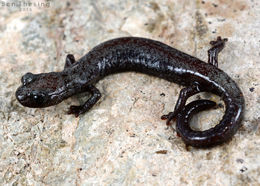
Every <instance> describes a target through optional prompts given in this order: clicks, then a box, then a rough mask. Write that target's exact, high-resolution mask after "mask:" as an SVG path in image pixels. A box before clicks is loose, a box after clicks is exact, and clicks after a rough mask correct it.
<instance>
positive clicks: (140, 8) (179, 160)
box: [0, 0, 260, 185]
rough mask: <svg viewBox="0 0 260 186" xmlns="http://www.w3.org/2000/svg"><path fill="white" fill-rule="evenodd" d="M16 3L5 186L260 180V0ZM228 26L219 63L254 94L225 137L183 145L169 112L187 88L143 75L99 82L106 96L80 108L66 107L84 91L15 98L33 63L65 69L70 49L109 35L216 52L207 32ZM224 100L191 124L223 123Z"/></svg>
mask: <svg viewBox="0 0 260 186" xmlns="http://www.w3.org/2000/svg"><path fill="white" fill-rule="evenodd" d="M8 2H9V3H11V4H7V3H8ZM18 2H19V1H4V0H3V1H1V2H0V3H1V4H0V64H1V65H0V185H259V184H260V128H259V123H260V80H259V79H260V60H259V57H260V52H259V47H260V4H259V3H260V2H259V1H258V0H236V1H230V0H214V1H209V0H204V1H195V0H194V1H191V0H183V1H178V0H145V1H140V0H111V1H108V0H98V1H94V0H75V1H43V0H35V1H31V2H32V3H34V4H32V5H30V6H29V5H28V4H27V5H25V4H21V5H19V4H18ZM22 2H23V1H22ZM26 2H27V1H26ZM28 2H29V1H28ZM41 3H43V4H41ZM48 3H49V4H48ZM219 35H220V36H222V37H227V38H228V39H229V41H228V43H227V45H226V48H225V49H224V50H223V52H221V54H220V57H219V61H220V62H219V68H221V69H223V70H224V71H225V72H227V73H228V74H229V75H230V76H231V77H232V78H233V79H234V80H235V81H236V82H237V83H238V85H239V86H240V87H241V89H242V91H243V93H244V96H245V100H246V112H245V116H244V120H243V122H242V124H243V126H242V127H241V128H240V129H239V131H238V132H237V134H236V135H235V136H234V138H233V139H232V141H230V142H229V143H226V144H224V145H221V146H217V147H214V148H211V149H196V148H192V147H189V148H187V149H186V147H185V145H184V143H183V142H182V140H181V139H180V138H179V137H177V136H176V133H175V132H174V128H175V123H174V124H173V128H167V127H166V125H165V121H162V120H160V116H161V115H162V114H166V113H168V112H169V111H172V110H173V108H174V105H175V102H176V100H177V97H178V94H179V92H180V90H181V87H180V86H179V85H176V84H174V83H169V82H167V81H164V80H161V79H159V78H156V77H150V76H147V75H143V74H137V73H124V74H116V75H113V76H109V77H107V78H105V79H103V80H101V81H99V82H98V84H97V87H98V88H99V89H100V90H101V92H102V95H103V96H102V99H101V100H100V101H99V102H98V104H96V105H95V106H94V108H93V109H91V111H89V112H88V113H86V114H84V115H82V116H81V117H79V118H75V117H74V116H72V115H66V114H65V111H66V110H67V109H68V107H69V105H71V104H79V103H82V102H84V100H86V96H87V95H85V97H84V96H83V97H82V95H79V96H75V97H72V98H70V99H68V100H66V101H64V102H63V103H61V104H59V105H57V106H53V107H49V108H46V109H30V108H25V107H23V106H21V105H20V104H19V103H18V102H17V100H16V99H15V90H16V88H17V87H18V86H20V78H21V76H22V75H24V74H25V73H26V72H33V73H41V72H50V71H60V70H62V69H63V66H64V61H65V57H66V55H67V54H68V53H72V54H74V55H75V56H76V58H77V59H78V58H80V57H81V56H82V55H84V54H85V53H87V52H88V51H89V50H90V49H91V48H92V47H94V46H95V45H97V44H99V43H100V42H103V41H106V40H108V39H111V38H116V37H121V36H140V37H147V38H152V39H155V40H160V41H162V42H164V43H167V44H169V45H170V46H173V47H175V48H177V49H179V50H182V51H184V52H186V53H188V54H191V55H194V56H197V57H198V58H200V59H203V60H204V61H207V50H208V49H209V47H210V46H209V41H210V40H213V39H216V37H217V36H219ZM201 96H204V97H205V96H206V97H207V98H208V99H211V100H216V101H217V102H218V103H219V100H218V98H217V97H216V96H214V95H210V94H202V95H201ZM196 98H197V97H196V96H195V99H196ZM223 110H224V108H220V109H217V110H210V111H205V112H202V113H200V114H198V115H197V116H196V117H194V119H193V121H192V123H193V127H194V128H197V129H200V130H201V129H206V128H209V127H210V126H214V125H215V124H216V123H217V122H218V121H219V120H220V119H221V117H222V115H223ZM202 123H203V125H202ZM158 151H159V152H165V153H158Z"/></svg>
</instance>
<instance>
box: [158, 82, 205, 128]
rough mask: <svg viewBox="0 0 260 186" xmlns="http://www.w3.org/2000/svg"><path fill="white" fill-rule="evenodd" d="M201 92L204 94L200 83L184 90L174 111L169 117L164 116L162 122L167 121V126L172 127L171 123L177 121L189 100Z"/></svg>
mask: <svg viewBox="0 0 260 186" xmlns="http://www.w3.org/2000/svg"><path fill="white" fill-rule="evenodd" d="M199 92H202V89H201V88H200V86H199V84H198V83H194V84H193V85H191V86H189V87H186V88H183V89H182V90H181V92H180V95H179V98H178V100H177V103H176V105H175V108H174V111H173V112H169V113H168V114H167V115H163V116H162V117H161V119H162V120H167V121H166V125H170V121H171V120H173V119H176V117H177V114H179V113H180V111H182V110H183V109H184V107H185V103H186V101H187V99H188V98H189V97H191V96H193V95H194V94H197V93H199Z"/></svg>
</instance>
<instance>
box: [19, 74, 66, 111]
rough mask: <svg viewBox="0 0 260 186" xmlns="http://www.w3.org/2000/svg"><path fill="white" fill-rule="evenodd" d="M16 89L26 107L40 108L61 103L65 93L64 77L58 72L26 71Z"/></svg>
mask: <svg viewBox="0 0 260 186" xmlns="http://www.w3.org/2000/svg"><path fill="white" fill-rule="evenodd" d="M21 82H22V85H21V86H20V87H19V88H18V89H17V90H16V93H15V94H16V98H17V100H18V101H19V102H20V103H21V104H22V105H23V106H26V107H31V108H40V107H48V106H51V105H55V104H58V103H60V102H61V101H62V100H63V99H64V98H63V96H62V95H63V93H64V90H65V88H64V78H63V76H62V75H61V74H60V73H58V72H50V73H42V74H32V73H30V72H28V73H26V74H25V75H24V76H23V77H22V79H21Z"/></svg>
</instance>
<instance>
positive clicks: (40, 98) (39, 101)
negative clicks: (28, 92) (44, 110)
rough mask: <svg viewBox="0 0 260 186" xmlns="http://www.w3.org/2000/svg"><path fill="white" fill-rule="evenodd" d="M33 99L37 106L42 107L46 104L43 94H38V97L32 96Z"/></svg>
mask: <svg viewBox="0 0 260 186" xmlns="http://www.w3.org/2000/svg"><path fill="white" fill-rule="evenodd" d="M32 99H33V101H34V102H35V103H36V104H37V105H41V104H42V103H43V102H44V95H43V94H37V95H36V94H35V95H32Z"/></svg>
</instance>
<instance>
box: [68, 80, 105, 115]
mask: <svg viewBox="0 0 260 186" xmlns="http://www.w3.org/2000/svg"><path fill="white" fill-rule="evenodd" d="M86 91H88V92H90V93H91V97H90V98H89V99H88V100H87V101H86V102H85V103H84V104H83V105H79V106H75V105H72V106H70V108H69V110H68V114H74V115H75V116H76V117H78V116H79V115H80V114H83V113H85V112H87V111H89V110H90V109H91V108H92V107H93V106H94V105H95V103H97V102H98V100H99V99H100V98H101V93H100V92H99V90H98V89H97V88H96V87H95V86H93V85H89V86H88V87H87V88H86Z"/></svg>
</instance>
